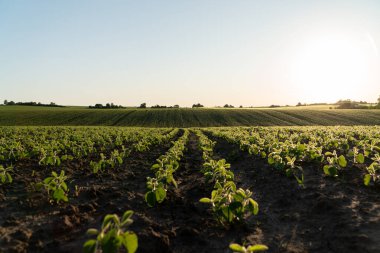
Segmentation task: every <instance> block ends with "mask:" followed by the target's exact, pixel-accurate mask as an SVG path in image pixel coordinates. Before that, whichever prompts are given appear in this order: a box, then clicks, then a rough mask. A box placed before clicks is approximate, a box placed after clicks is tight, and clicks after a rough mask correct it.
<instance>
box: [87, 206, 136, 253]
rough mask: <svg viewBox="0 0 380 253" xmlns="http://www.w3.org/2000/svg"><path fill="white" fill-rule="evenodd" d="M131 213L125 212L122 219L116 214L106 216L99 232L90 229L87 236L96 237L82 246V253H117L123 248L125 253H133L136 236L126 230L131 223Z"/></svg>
mask: <svg viewBox="0 0 380 253" xmlns="http://www.w3.org/2000/svg"><path fill="white" fill-rule="evenodd" d="M132 215H133V211H131V210H128V211H126V212H125V213H124V214H123V216H122V218H121V219H120V218H119V216H117V215H116V214H108V215H106V216H105V217H104V220H103V223H102V227H101V229H100V231H99V230H97V229H95V228H90V229H89V230H87V234H88V235H96V239H90V240H88V241H87V242H85V244H84V245H83V252H84V253H99V252H102V253H117V252H119V250H120V248H124V249H125V250H126V252H127V253H134V252H136V250H137V247H138V238H137V235H136V234H135V233H134V232H132V231H129V230H127V229H128V227H129V226H130V225H131V224H132V223H133V220H132V219H131V217H132Z"/></svg>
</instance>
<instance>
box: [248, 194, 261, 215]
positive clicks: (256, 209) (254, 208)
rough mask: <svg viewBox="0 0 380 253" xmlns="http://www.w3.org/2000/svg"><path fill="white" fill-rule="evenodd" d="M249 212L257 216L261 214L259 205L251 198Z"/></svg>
mask: <svg viewBox="0 0 380 253" xmlns="http://www.w3.org/2000/svg"><path fill="white" fill-rule="evenodd" d="M249 210H250V211H251V212H252V213H253V214H254V215H257V214H258V213H259V204H258V203H257V202H256V201H254V200H253V199H251V198H250V199H249Z"/></svg>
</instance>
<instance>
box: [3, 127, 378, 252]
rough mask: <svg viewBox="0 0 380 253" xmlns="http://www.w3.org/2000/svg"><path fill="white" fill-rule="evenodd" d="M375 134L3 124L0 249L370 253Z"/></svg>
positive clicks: (374, 234) (364, 130)
mask: <svg viewBox="0 0 380 253" xmlns="http://www.w3.org/2000/svg"><path fill="white" fill-rule="evenodd" d="M379 193H380V127H379V126H350V127H348V126H347V127H345V126H331V127H322V126H292V127H221V128H212V127H209V128H175V127H174V128H141V127H83V126H82V127H68V126H67V127H66V126H61V127H58V126H57V127H54V126H52V127H35V126H34V127H33V126H29V127H10V126H9V127H0V249H1V252H57V253H58V252H129V253H131V252H259V251H267V252H380V239H379V231H380V194H379Z"/></svg>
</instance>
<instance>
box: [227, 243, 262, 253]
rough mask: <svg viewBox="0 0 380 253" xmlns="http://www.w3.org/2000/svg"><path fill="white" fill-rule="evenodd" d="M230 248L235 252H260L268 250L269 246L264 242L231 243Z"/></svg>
mask: <svg viewBox="0 0 380 253" xmlns="http://www.w3.org/2000/svg"><path fill="white" fill-rule="evenodd" d="M230 249H231V250H232V251H233V252H239V253H254V252H260V251H266V250H268V247H267V246H266V245H263V244H255V245H251V246H247V247H245V246H242V245H240V244H237V243H231V244H230Z"/></svg>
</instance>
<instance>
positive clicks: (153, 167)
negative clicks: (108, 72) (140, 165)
mask: <svg viewBox="0 0 380 253" xmlns="http://www.w3.org/2000/svg"><path fill="white" fill-rule="evenodd" d="M159 168H161V166H160V165H159V164H158V163H156V164H153V166H152V169H159Z"/></svg>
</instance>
